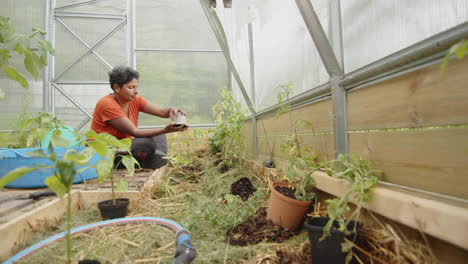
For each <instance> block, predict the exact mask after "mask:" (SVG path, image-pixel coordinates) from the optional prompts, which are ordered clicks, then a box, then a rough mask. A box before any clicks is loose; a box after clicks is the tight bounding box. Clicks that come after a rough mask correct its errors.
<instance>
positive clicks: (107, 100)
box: [91, 94, 148, 139]
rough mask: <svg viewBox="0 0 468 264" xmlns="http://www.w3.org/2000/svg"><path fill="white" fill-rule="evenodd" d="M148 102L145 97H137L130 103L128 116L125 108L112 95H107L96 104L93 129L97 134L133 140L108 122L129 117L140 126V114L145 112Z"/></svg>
mask: <svg viewBox="0 0 468 264" xmlns="http://www.w3.org/2000/svg"><path fill="white" fill-rule="evenodd" d="M147 103H148V101H147V100H146V99H144V98H143V97H140V96H137V97H136V98H135V100H133V101H131V102H128V116H127V115H126V114H125V112H124V110H123V108H122V107H121V106H120V105H119V104H118V103H117V101H115V100H114V97H113V96H112V94H109V95H106V96H104V97H103V98H101V100H99V101H98V102H97V104H96V108H95V109H94V114H93V122H92V123H91V129H92V130H94V131H96V133H108V134H111V135H113V136H114V137H116V138H118V139H123V138H131V137H132V136H130V135H129V134H126V133H123V132H121V131H119V130H118V129H116V128H114V127H113V126H111V125H110V124H108V123H107V121H109V120H112V119H116V118H119V117H126V116H127V117H128V119H130V121H132V123H133V124H134V125H135V126H138V113H139V112H140V111H143V109H144V108H145V106H146V104H147Z"/></svg>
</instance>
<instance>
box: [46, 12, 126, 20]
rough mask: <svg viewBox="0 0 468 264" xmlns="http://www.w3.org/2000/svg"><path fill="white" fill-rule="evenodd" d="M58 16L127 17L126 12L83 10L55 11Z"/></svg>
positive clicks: (120, 18)
mask: <svg viewBox="0 0 468 264" xmlns="http://www.w3.org/2000/svg"><path fill="white" fill-rule="evenodd" d="M55 16H56V17H79V18H99V19H117V20H122V19H124V18H126V15H125V14H118V13H99V12H81V11H62V10H56V11H55Z"/></svg>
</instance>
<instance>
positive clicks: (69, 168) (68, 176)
mask: <svg viewBox="0 0 468 264" xmlns="http://www.w3.org/2000/svg"><path fill="white" fill-rule="evenodd" d="M65 157H66V156H65ZM57 168H58V171H59V173H60V178H61V182H62V183H63V185H64V186H65V187H67V188H70V187H71V185H72V184H73V178H74V177H75V175H76V168H75V164H74V163H73V161H71V160H69V159H66V158H62V159H61V160H59V161H58V162H57Z"/></svg>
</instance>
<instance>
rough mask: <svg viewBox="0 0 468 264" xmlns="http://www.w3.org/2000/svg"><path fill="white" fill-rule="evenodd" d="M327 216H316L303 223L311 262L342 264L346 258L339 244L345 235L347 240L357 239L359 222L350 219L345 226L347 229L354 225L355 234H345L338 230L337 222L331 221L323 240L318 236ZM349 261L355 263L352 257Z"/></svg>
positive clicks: (359, 228)
mask: <svg viewBox="0 0 468 264" xmlns="http://www.w3.org/2000/svg"><path fill="white" fill-rule="evenodd" d="M328 220H329V218H327V217H316V218H310V219H307V221H306V223H305V224H304V226H305V228H306V229H307V231H308V232H309V239H310V245H311V254H312V263H314V264H325V263H327V264H328V263H333V264H344V263H345V259H346V254H347V253H344V252H342V250H341V244H342V243H343V242H344V238H345V237H346V238H347V239H348V240H351V241H357V239H358V236H359V233H360V230H361V224H360V223H356V222H354V221H350V223H349V224H348V226H347V229H348V230H349V231H351V230H353V229H354V226H355V225H356V224H357V227H356V234H353V235H348V236H345V235H344V234H343V232H341V231H339V230H338V227H339V225H338V222H337V221H335V222H334V223H333V227H332V228H331V230H330V236H328V237H326V238H325V239H323V240H320V238H321V237H322V235H323V228H324V227H325V225H326V224H327V222H328ZM351 263H352V264H353V263H356V260H355V259H354V258H353V259H352V260H351Z"/></svg>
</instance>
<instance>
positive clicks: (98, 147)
mask: <svg viewBox="0 0 468 264" xmlns="http://www.w3.org/2000/svg"><path fill="white" fill-rule="evenodd" d="M87 144H88V145H89V146H90V147H91V148H93V149H94V151H96V152H97V153H98V154H99V155H100V156H101V157H105V156H106V155H107V153H108V152H109V146H108V145H107V144H106V143H105V142H103V141H100V140H93V141H88V143H87Z"/></svg>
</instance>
